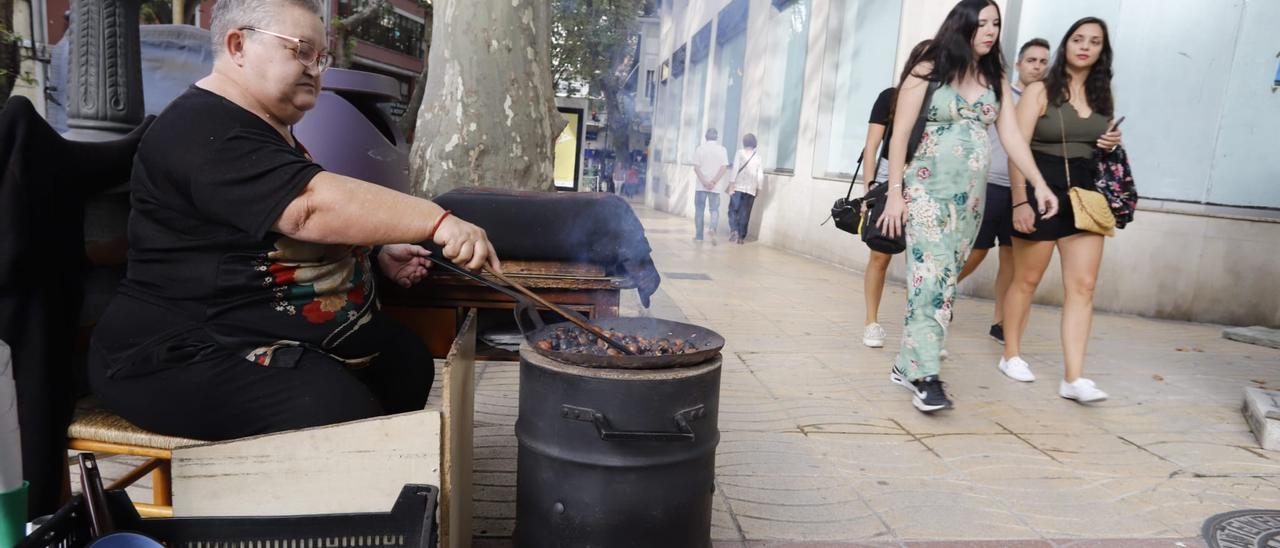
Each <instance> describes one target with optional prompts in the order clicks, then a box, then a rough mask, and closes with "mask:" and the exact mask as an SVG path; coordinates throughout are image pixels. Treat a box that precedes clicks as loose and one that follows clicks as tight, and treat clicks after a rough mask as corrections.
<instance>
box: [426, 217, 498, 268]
mask: <svg viewBox="0 0 1280 548" xmlns="http://www.w3.org/2000/svg"><path fill="white" fill-rule="evenodd" d="M432 241H434V242H435V243H436V244H438V245H440V246H442V247H444V257H445V258H446V259H449V260H450V261H453V263H454V264H456V265H458V266H461V267H463V268H466V269H468V270H480V269H481V268H483V267H484V266H485V265H488V266H489V268H491V269H492V270H493V271H495V272H502V264H501V263H500V262H499V261H498V254H497V253H495V252H494V250H493V244H491V243H489V236H488V235H487V234H485V232H484V229H483V228H480V227H478V226H476V225H473V224H471V223H468V222H466V221H464V220H462V219H459V218H457V217H453V216H450V217H447V218H445V220H444V221H443V222H441V223H440V228H438V229H436V233H435V235H434V236H433V237H432Z"/></svg>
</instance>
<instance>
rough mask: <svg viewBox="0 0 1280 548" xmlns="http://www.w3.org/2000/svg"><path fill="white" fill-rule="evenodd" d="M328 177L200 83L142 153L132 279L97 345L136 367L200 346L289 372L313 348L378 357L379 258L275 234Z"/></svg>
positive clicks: (165, 117) (152, 133)
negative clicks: (297, 203) (133, 358)
mask: <svg viewBox="0 0 1280 548" xmlns="http://www.w3.org/2000/svg"><path fill="white" fill-rule="evenodd" d="M321 171H323V168H321V167H320V166H319V165H317V164H316V163H314V162H312V161H311V159H310V157H309V156H308V155H307V154H306V149H305V148H303V147H302V146H301V144H299V146H298V147H296V148H295V147H293V146H290V145H289V143H288V141H286V140H285V139H284V137H282V136H281V135H280V134H279V133H278V132H277V131H276V130H275V129H274V128H272V127H271V126H270V125H269V124H267V123H266V122H265V121H263V120H262V119H261V118H259V117H258V116H256V115H254V114H253V113H251V112H249V111H247V110H245V109H243V108H241V107H240V106H238V105H236V104H235V103H232V102H231V101H228V100H226V99H224V98H223V97H221V96H219V95H217V94H214V93H212V92H210V91H207V90H204V89H201V88H199V87H196V86H192V87H191V88H190V89H189V90H187V92H186V93H184V94H183V95H182V96H180V97H178V98H177V99H176V100H174V101H173V103H171V104H170V105H169V106H168V108H166V109H165V110H164V112H163V113H161V114H160V116H159V117H158V118H157V119H156V120H155V122H154V123H153V124H152V126H151V128H150V129H149V130H148V131H147V133H146V135H145V136H144V137H143V139H142V143H141V144H140V145H139V147H138V152H137V156H136V157H135V159H134V167H133V175H132V179H131V182H130V190H131V193H132V194H131V204H132V208H133V210H132V212H131V214H130V217H129V269H128V276H127V277H126V279H125V281H124V282H123V283H122V284H121V287H120V290H119V294H118V295H117V297H116V299H115V300H114V301H113V302H112V304H111V309H110V310H108V312H107V314H106V317H104V319H103V322H102V324H101V325H100V326H99V328H98V329H97V331H96V332H95V344H98V345H99V346H100V347H101V348H102V349H103V350H105V351H106V352H107V355H108V356H126V355H136V354H138V353H137V352H134V350H136V349H138V348H140V347H147V346H155V345H163V346H164V347H166V348H167V347H173V346H174V344H175V343H174V338H175V337H177V338H178V339H183V340H187V339H201V340H207V341H212V342H213V343H215V344H217V345H218V346H219V347H221V348H223V349H226V350H229V351H231V352H233V353H234V354H236V355H238V356H241V357H244V358H245V359H247V360H249V361H253V362H255V363H258V364H259V365H272V366H285V367H288V366H290V365H292V363H293V362H294V361H295V360H296V358H297V356H298V355H299V354H300V353H301V352H302V351H304V350H307V349H309V350H319V351H323V352H325V353H328V354H331V355H334V356H336V357H339V358H343V359H358V358H364V357H368V356H369V355H370V354H372V353H374V352H376V346H377V345H376V341H377V339H378V338H377V336H376V332H377V331H380V330H379V329H375V328H374V327H375V325H376V324H380V323H381V322H382V321H385V320H382V318H381V317H380V314H375V312H376V311H377V308H378V303H377V295H376V293H375V288H374V280H373V270H372V268H371V261H370V250H369V249H368V248H366V247H359V246H350V245H326V244H315V243H308V242H302V241H298V240H294V239H292V238H289V237H286V236H283V235H281V234H279V233H275V232H272V231H271V227H272V226H273V225H274V224H275V222H276V221H277V220H278V219H279V217H280V215H281V214H282V213H283V212H284V209H285V207H287V206H288V205H289V203H290V202H292V201H293V199H294V198H296V197H297V196H298V195H299V194H300V193H301V192H302V190H303V189H304V188H305V187H306V185H307V183H308V182H310V181H311V179H312V178H313V177H315V176H316V175H317V174H319V173H320V172H321ZM375 320H377V321H376V322H375ZM282 349H288V350H286V351H284V352H278V351H279V350H282ZM273 358H274V361H273ZM158 359H159V361H161V362H163V361H166V359H165V358H163V357H160V358H158ZM126 361H127V360H126ZM113 365H117V366H124V367H128V366H129V365H128V364H126V363H121V364H113Z"/></svg>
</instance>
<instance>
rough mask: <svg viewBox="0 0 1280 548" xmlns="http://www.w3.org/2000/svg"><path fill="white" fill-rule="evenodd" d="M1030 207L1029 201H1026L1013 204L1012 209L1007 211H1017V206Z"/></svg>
mask: <svg viewBox="0 0 1280 548" xmlns="http://www.w3.org/2000/svg"><path fill="white" fill-rule="evenodd" d="M1030 205H1031V200H1026V201H1023V202H1018V203H1016V204H1013V207H1011V208H1009V209H1018V206H1030Z"/></svg>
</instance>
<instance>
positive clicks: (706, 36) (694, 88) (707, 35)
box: [680, 23, 711, 163]
mask: <svg viewBox="0 0 1280 548" xmlns="http://www.w3.org/2000/svg"><path fill="white" fill-rule="evenodd" d="M690 46H691V48H690V50H689V74H688V75H689V79H688V81H687V82H685V89H684V101H683V102H684V118H683V119H682V120H681V121H680V161H681V162H684V163H691V162H693V151H694V149H696V148H697V147H698V145H699V144H700V143H702V137H703V134H705V133H706V132H705V131H703V125H702V117H703V114H704V113H705V110H706V109H705V107H706V98H707V67H708V65H709V63H708V60H709V56H710V54H711V24H710V23H707V25H706V26H704V27H702V30H700V31H698V33H697V34H695V35H693V40H691V41H690Z"/></svg>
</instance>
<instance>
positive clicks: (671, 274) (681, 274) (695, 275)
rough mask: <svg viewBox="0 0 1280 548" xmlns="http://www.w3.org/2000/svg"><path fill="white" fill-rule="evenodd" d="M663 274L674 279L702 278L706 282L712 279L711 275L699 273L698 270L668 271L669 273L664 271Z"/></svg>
mask: <svg viewBox="0 0 1280 548" xmlns="http://www.w3.org/2000/svg"><path fill="white" fill-rule="evenodd" d="M663 276H666V277H667V278H669V279H672V280H702V281H706V282H709V281H711V276H708V275H706V274H699V273H697V272H667V273H664V274H663Z"/></svg>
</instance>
